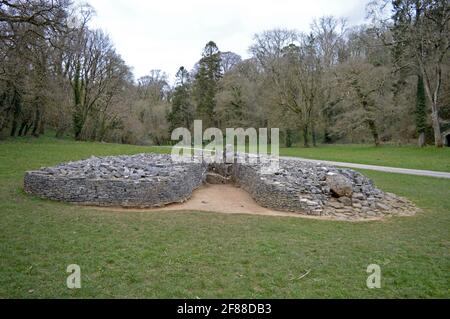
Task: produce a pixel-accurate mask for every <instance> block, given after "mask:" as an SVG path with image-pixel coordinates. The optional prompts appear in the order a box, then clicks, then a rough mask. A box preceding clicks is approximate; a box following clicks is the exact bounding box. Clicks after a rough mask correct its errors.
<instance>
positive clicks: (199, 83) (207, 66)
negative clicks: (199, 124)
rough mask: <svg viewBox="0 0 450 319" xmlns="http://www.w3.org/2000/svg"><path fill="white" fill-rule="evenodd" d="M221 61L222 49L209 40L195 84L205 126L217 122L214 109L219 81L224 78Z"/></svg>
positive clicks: (200, 115) (198, 112)
mask: <svg viewBox="0 0 450 319" xmlns="http://www.w3.org/2000/svg"><path fill="white" fill-rule="evenodd" d="M220 61H221V58H220V51H219V49H218V48H217V45H216V44H215V43H214V42H213V41H210V42H208V44H207V45H206V47H205V49H204V50H203V56H202V59H201V60H200V62H199V68H198V72H197V74H196V76H195V85H194V94H195V100H196V103H197V116H198V118H199V119H200V120H203V123H204V127H211V126H214V125H215V124H217V123H216V121H215V116H214V109H215V105H216V101H215V96H216V93H217V87H218V82H219V80H220V79H221V78H222V72H221V65H220Z"/></svg>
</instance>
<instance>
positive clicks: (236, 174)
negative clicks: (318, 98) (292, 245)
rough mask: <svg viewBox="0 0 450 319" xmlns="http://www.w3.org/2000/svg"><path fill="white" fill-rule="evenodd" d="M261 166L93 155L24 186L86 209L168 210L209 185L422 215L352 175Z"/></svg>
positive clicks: (363, 214) (320, 208)
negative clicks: (268, 170)
mask: <svg viewBox="0 0 450 319" xmlns="http://www.w3.org/2000/svg"><path fill="white" fill-rule="evenodd" d="M262 168H263V167H262V164H251V165H250V164H239V163H237V162H236V163H234V164H206V163H204V162H197V163H184V164H183V163H177V162H173V161H172V159H171V156H170V155H158V154H139V155H134V156H114V157H103V158H99V157H92V158H90V159H87V160H84V161H78V162H70V163H66V164H61V165H58V166H55V167H51V168H42V169H41V170H39V171H34V172H27V173H26V176H25V180H24V188H25V191H26V192H28V193H31V194H34V195H37V196H40V197H42V198H48V199H52V200H59V201H66V202H73V203H79V204H84V205H100V206H123V207H161V206H164V205H167V204H170V203H176V202H183V201H185V200H187V199H188V198H190V196H191V195H192V192H193V191H194V190H195V189H196V188H198V187H200V186H201V185H202V184H203V183H204V182H207V183H210V184H236V185H239V186H240V187H242V188H243V189H244V190H246V191H247V192H248V193H249V194H250V195H251V196H252V197H253V198H254V199H255V200H256V201H257V202H258V203H259V204H260V205H262V206H264V207H267V208H271V209H275V210H280V211H290V212H295V213H299V214H306V215H313V216H327V217H331V218H333V219H339V220H359V219H372V218H377V217H383V216H386V215H401V216H404V215H413V214H415V213H416V212H417V211H418V209H417V208H416V206H415V205H414V204H412V203H411V202H410V201H408V200H406V199H404V198H400V197H398V196H396V195H394V194H389V193H384V192H382V191H381V190H379V189H377V188H376V187H375V186H374V184H373V183H372V181H371V180H369V179H368V178H367V177H365V176H364V175H362V174H360V173H358V172H356V171H353V170H350V169H342V168H336V167H332V166H328V165H320V164H315V163H311V162H300V161H298V160H284V159H283V160H280V169H279V170H278V171H277V172H275V173H272V174H263V171H264V170H263V169H262Z"/></svg>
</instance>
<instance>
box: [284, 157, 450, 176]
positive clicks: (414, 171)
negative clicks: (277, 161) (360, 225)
mask: <svg viewBox="0 0 450 319" xmlns="http://www.w3.org/2000/svg"><path fill="white" fill-rule="evenodd" d="M281 158H283V159H289V160H295V161H303V162H313V163H323V164H328V165H333V166H340V167H347V168H356V169H367V170H371V171H378V172H387V173H397V174H406V175H416V176H428V177H436V178H447V179H450V173H446V172H436V171H426V170H418V169H408V168H397V167H387V166H377V165H365V164H354V163H344V162H333V161H322V160H311V159H306V158H300V157H281Z"/></svg>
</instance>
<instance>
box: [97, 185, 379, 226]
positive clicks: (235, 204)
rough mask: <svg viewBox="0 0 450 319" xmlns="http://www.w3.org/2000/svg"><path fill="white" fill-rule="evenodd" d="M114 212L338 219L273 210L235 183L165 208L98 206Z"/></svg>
mask: <svg viewBox="0 0 450 319" xmlns="http://www.w3.org/2000/svg"><path fill="white" fill-rule="evenodd" d="M95 208H96V209H101V210H107V211H114V212H123V213H127V212H161V211H200V212H214V213H224V214H248V215H263V216H279V217H296V218H308V219H319V220H336V218H332V217H317V216H307V215H302V214H297V213H288V212H280V211H275V210H271V209H268V208H265V207H262V206H260V205H259V204H258V203H256V201H255V200H254V199H253V198H252V197H251V196H250V195H249V194H248V193H247V192H246V191H244V190H243V189H241V188H238V187H236V186H234V185H209V184H205V185H203V186H202V187H200V188H199V189H197V190H196V191H194V193H193V194H192V197H191V199H189V200H188V201H186V202H184V203H181V204H172V205H169V206H166V207H163V208H143V209H139V208H98V207H95ZM371 220H372V221H373V220H379V218H377V219H365V220H364V221H371Z"/></svg>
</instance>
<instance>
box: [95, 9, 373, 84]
mask: <svg viewBox="0 0 450 319" xmlns="http://www.w3.org/2000/svg"><path fill="white" fill-rule="evenodd" d="M88 2H89V3H90V4H91V5H92V6H93V7H94V8H95V10H96V12H97V15H96V17H95V18H94V20H93V21H92V24H91V25H92V26H93V27H96V28H101V29H103V30H105V31H106V32H107V33H108V34H109V35H110V37H111V38H112V40H113V42H114V44H115V46H116V48H117V51H118V52H119V54H121V55H122V57H123V59H124V60H125V62H126V63H127V64H128V65H129V66H131V67H133V71H134V74H135V77H136V78H138V77H140V76H143V75H146V74H148V73H149V71H150V70H151V69H161V70H163V71H165V72H166V73H167V74H169V76H170V79H172V78H173V76H174V74H175V73H176V71H177V69H178V68H179V67H180V66H182V65H183V66H185V67H186V68H188V69H191V68H192V67H193V66H194V64H195V63H196V62H197V61H198V60H199V59H200V57H201V52H202V50H203V48H204V46H205V44H206V43H207V42H208V41H210V40H213V41H214V42H216V43H217V45H218V47H219V49H220V50H221V51H233V52H236V53H238V54H239V55H241V56H242V57H243V58H247V57H248V48H249V46H250V45H251V43H252V38H253V35H254V34H255V33H259V32H261V31H264V30H269V29H273V28H277V27H278V28H288V29H298V30H301V31H308V30H309V26H310V24H311V22H312V20H313V19H314V18H317V17H320V16H324V15H334V16H336V17H346V18H348V21H349V24H351V25H354V24H359V23H362V22H363V20H364V17H365V6H366V4H367V3H368V2H369V0H258V1H257V0H254V1H250V0H226V1H213V0H189V1H187V0H185V1H183V0H157V1H154V0H151V1H147V0H88Z"/></svg>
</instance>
